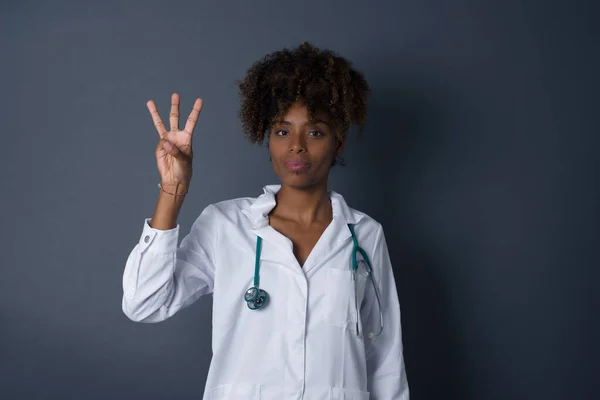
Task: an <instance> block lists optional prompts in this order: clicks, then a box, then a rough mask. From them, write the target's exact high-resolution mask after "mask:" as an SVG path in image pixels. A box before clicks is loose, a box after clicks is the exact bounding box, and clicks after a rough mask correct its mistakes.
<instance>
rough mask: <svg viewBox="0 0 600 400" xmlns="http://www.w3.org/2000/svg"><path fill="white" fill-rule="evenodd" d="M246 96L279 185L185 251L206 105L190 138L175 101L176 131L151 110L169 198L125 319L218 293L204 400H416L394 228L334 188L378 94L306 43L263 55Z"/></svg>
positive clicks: (146, 235)
mask: <svg viewBox="0 0 600 400" xmlns="http://www.w3.org/2000/svg"><path fill="white" fill-rule="evenodd" d="M239 86H240V93H241V103H242V105H241V112H240V117H241V120H242V124H243V127H244V131H245V133H246V134H247V136H248V138H249V139H250V140H251V141H252V142H254V143H262V142H263V140H264V139H267V140H268V144H269V152H270V155H271V162H272V165H273V168H274V170H275V173H276V174H277V176H278V177H279V179H280V184H278V185H268V186H265V187H264V193H263V194H261V195H260V196H258V197H257V198H250V197H245V198H238V199H232V200H227V201H222V202H219V203H216V204H211V205H209V206H208V207H206V208H205V209H204V210H203V211H202V213H201V214H200V215H199V217H198V218H197V219H196V221H195V222H194V223H193V225H192V228H191V232H190V233H189V234H188V235H187V236H186V237H184V238H183V240H182V242H181V245H180V246H179V247H178V246H177V241H178V235H179V225H178V224H177V216H178V214H179V211H180V209H181V205H182V203H183V200H184V198H185V194H186V193H187V191H188V188H189V186H190V182H191V178H192V137H193V136H192V134H193V130H194V126H195V123H196V120H197V118H198V115H199V113H200V110H201V109H202V100H201V99H197V100H196V102H195V103H194V106H193V109H192V112H191V114H190V115H189V117H188V119H187V122H186V124H185V128H184V129H183V130H179V128H178V120H179V96H178V95H177V94H173V96H172V99H171V103H172V105H171V112H170V115H169V121H170V130H169V131H167V130H166V128H165V126H164V124H163V122H162V120H161V118H160V116H159V114H158V112H157V110H156V106H155V104H154V102H153V101H149V102H148V104H147V105H148V109H149V111H150V114H151V115H152V118H153V121H154V124H155V125H156V128H157V130H158V133H159V135H160V140H159V143H158V146H157V148H156V158H157V163H158V169H159V172H160V176H161V183H160V184H159V187H160V189H161V190H160V192H159V198H158V203H157V205H156V209H155V211H154V214H153V215H152V218H151V219H150V218H147V219H145V221H144V226H143V230H142V235H141V238H140V241H139V243H138V244H136V246H135V247H134V248H133V250H132V251H131V253H130V255H129V257H128V259H127V263H126V266H125V271H124V276H123V291H124V294H123V312H124V313H125V314H126V315H127V317H129V318H130V319H131V320H133V321H138V322H159V321H163V320H165V319H166V318H169V317H170V316H172V315H173V314H175V313H176V312H177V311H179V310H181V309H182V308H184V307H187V306H189V305H190V304H192V303H193V302H195V301H196V300H197V299H198V298H200V297H201V296H203V295H206V294H209V293H212V295H213V320H212V323H213V335H212V349H213V358H212V362H211V365H210V369H209V373H208V377H207V382H206V388H205V391H204V399H257V400H258V399H262V400H266V399H277V400H281V399H307V400H317V399H319V400H320V399H346V400H365V399H369V398H371V399H386V400H389V399H408V385H407V381H406V373H405V369H404V361H403V355H402V339H401V325H400V306H399V304H398V297H397V293H396V286H395V283H394V276H393V272H392V267H391V264H390V258H389V254H388V249H387V245H386V241H385V237H384V234H383V230H382V227H381V225H380V224H379V223H378V222H376V221H375V220H373V219H372V218H370V217H369V216H368V215H366V214H364V213H362V212H359V211H357V210H354V209H352V208H350V207H349V206H348V205H347V204H346V202H345V201H344V198H343V197H342V196H341V195H340V194H338V193H336V192H334V191H328V189H327V178H328V175H329V171H330V169H331V167H332V166H333V165H335V164H337V161H338V160H339V156H340V155H341V153H342V151H343V148H344V140H345V138H346V134H347V132H348V130H349V128H350V126H351V124H352V123H356V124H358V125H360V126H361V127H362V126H363V125H364V122H365V119H366V115H367V111H366V99H367V95H368V92H369V88H368V85H367V82H366V81H365V79H364V77H363V75H362V74H361V73H359V72H357V71H356V70H354V69H353V68H352V67H351V63H350V62H349V61H347V60H345V59H343V58H342V57H339V56H337V55H336V54H334V53H332V52H331V51H328V50H319V49H318V48H315V47H313V46H312V45H310V44H308V43H304V44H302V45H301V46H299V47H298V48H295V49H292V50H289V49H284V50H282V51H277V52H274V53H272V54H269V55H267V56H265V57H264V58H263V59H262V60H260V61H258V62H257V63H255V64H254V65H253V66H252V67H251V68H250V70H249V71H248V74H247V76H246V77H245V79H244V80H243V81H242V82H240V85H239ZM355 245H358V246H360V247H361V248H362V249H364V253H361V252H360V251H356V246H355ZM353 255H357V259H356V262H353ZM369 265H371V266H372V274H369V271H370V267H369ZM363 333H364V334H363Z"/></svg>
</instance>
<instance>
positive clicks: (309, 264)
mask: <svg viewBox="0 0 600 400" xmlns="http://www.w3.org/2000/svg"><path fill="white" fill-rule="evenodd" d="M351 236H352V234H351V233H350V229H348V225H347V223H346V220H345V219H344V218H343V216H341V215H336V214H334V215H333V220H332V221H331V223H330V224H329V225H328V226H327V228H326V229H325V231H323V234H322V235H321V237H320V238H319V241H318V242H317V244H315V247H314V248H313V249H312V251H311V252H310V254H309V255H308V258H307V259H306V262H305V263H304V266H303V267H302V269H303V270H304V273H305V274H308V273H309V271H311V270H313V269H315V268H317V267H319V266H320V265H322V264H323V263H324V262H325V261H327V260H328V259H329V258H330V256H331V255H332V254H335V253H336V252H337V251H338V250H339V249H340V248H341V247H343V246H345V245H348V243H350V240H349V238H350V237H351Z"/></svg>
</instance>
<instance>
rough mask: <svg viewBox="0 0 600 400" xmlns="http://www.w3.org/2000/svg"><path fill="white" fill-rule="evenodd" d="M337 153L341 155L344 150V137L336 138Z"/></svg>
mask: <svg viewBox="0 0 600 400" xmlns="http://www.w3.org/2000/svg"><path fill="white" fill-rule="evenodd" d="M336 142H337V144H336V147H335V155H336V156H337V157H339V156H340V155H341V154H342V153H343V152H344V139H340V138H339V137H338V138H337V139H336Z"/></svg>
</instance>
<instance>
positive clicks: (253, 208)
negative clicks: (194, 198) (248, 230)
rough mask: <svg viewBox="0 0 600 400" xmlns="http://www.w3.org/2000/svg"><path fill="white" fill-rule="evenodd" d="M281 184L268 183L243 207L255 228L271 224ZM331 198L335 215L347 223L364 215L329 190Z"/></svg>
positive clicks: (353, 222) (354, 221)
mask: <svg viewBox="0 0 600 400" xmlns="http://www.w3.org/2000/svg"><path fill="white" fill-rule="evenodd" d="M280 189H281V185H266V186H265V187H263V192H264V193H263V194H261V195H260V196H258V197H257V198H256V199H254V200H253V201H252V202H251V203H250V204H249V205H248V206H246V207H245V208H244V209H242V213H244V215H246V216H247V217H248V218H249V219H250V221H251V223H252V228H253V229H260V228H263V227H265V226H268V225H269V217H268V215H269V213H270V212H271V210H272V209H273V208H275V205H276V203H277V202H276V200H275V194H277V192H279V190H280ZM328 193H329V198H330V199H331V207H332V209H333V217H334V218H336V217H337V218H341V219H342V220H343V221H344V223H346V224H357V223H358V222H359V221H360V220H361V219H362V218H363V216H364V214H363V213H361V212H359V211H356V210H352V209H351V208H350V207H348V204H347V203H346V201H345V200H344V197H343V196H342V195H341V194H339V193H337V192H335V191H333V190H329V192H328Z"/></svg>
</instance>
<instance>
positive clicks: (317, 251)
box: [242, 185, 364, 273]
mask: <svg viewBox="0 0 600 400" xmlns="http://www.w3.org/2000/svg"><path fill="white" fill-rule="evenodd" d="M280 188H281V185H267V186H265V187H264V188H263V190H264V193H263V194H262V195H260V196H259V197H257V198H256V199H255V200H254V201H253V202H252V204H250V205H249V207H247V208H245V209H244V210H242V212H243V213H244V214H245V215H246V216H247V217H248V218H249V219H250V222H251V226H252V227H251V231H252V232H253V233H254V234H256V235H257V236H260V237H262V238H263V240H264V241H266V242H268V243H270V244H272V245H273V246H274V247H275V248H277V250H278V252H279V253H281V254H280V255H281V257H287V258H288V259H289V261H290V263H289V264H288V263H281V264H285V265H294V266H295V267H297V268H293V270H294V272H297V273H298V272H301V271H302V270H304V273H307V272H309V271H310V270H312V269H314V268H316V267H318V266H319V265H321V264H322V263H323V262H325V261H327V260H328V259H329V258H330V256H331V255H333V254H335V253H336V252H337V251H339V250H340V248H342V247H343V246H345V245H347V243H348V242H349V238H350V237H351V236H352V234H351V233H350V229H349V228H348V224H356V223H358V222H359V221H360V220H361V219H362V217H363V216H364V214H362V213H360V212H358V211H356V210H352V209H351V208H350V207H348V205H347V204H346V201H345V200H344V198H343V197H342V196H341V195H340V194H338V193H336V192H334V191H329V196H330V199H331V205H332V209H333V219H332V221H331V223H330V224H329V225H328V226H327V228H326V229H325V231H323V234H322V235H321V237H320V238H319V240H318V241H317V243H316V244H315V247H314V248H313V249H312V251H311V252H310V254H309V256H308V258H307V259H306V261H305V263H304V265H303V266H302V269H300V264H299V263H298V261H297V260H296V257H295V256H294V245H293V243H292V241H291V240H290V239H288V238H287V237H285V236H284V235H282V234H281V233H279V232H277V231H276V230H275V229H273V228H272V227H271V226H270V225H269V217H268V214H269V212H270V211H271V210H272V209H273V208H274V207H275V204H276V200H275V194H276V193H277V192H278V191H279V189H280ZM261 258H263V257H262V255H261ZM263 259H264V258H263ZM272 261H275V262H277V260H276V257H275V256H273V260H272Z"/></svg>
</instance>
